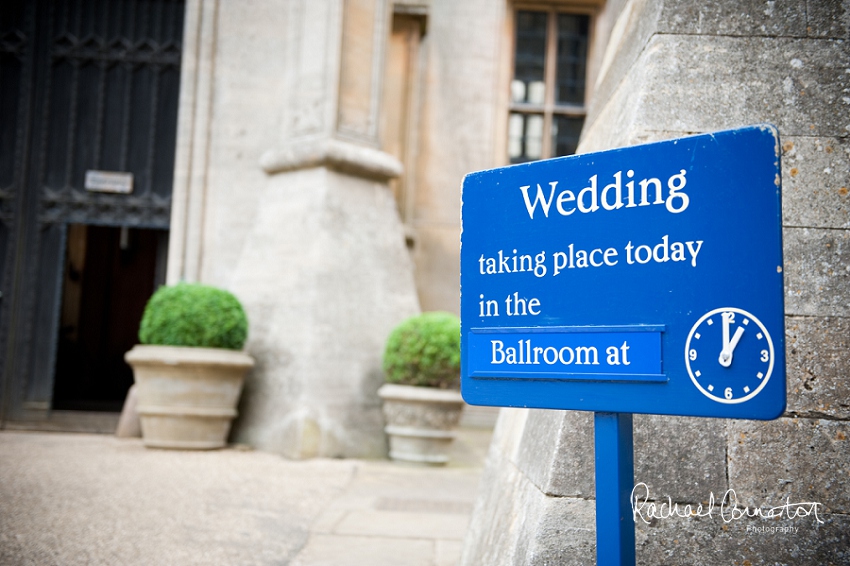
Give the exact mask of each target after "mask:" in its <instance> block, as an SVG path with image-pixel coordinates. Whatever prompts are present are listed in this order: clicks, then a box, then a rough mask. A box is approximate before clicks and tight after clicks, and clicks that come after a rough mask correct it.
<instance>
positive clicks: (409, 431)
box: [378, 383, 463, 465]
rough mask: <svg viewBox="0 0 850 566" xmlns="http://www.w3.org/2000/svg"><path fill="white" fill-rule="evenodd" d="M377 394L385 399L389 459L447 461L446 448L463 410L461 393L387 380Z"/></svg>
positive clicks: (425, 461)
mask: <svg viewBox="0 0 850 566" xmlns="http://www.w3.org/2000/svg"><path fill="white" fill-rule="evenodd" d="M378 395H379V396H380V397H381V399H382V400H383V402H384V406H383V411H384V418H385V419H386V423H387V426H386V427H385V428H384V431H385V432H386V433H387V437H388V438H389V442H390V458H392V459H393V460H402V461H405V462H416V463H419V464H438V465H439V464H446V463H448V461H449V456H448V449H449V446H450V445H451V443H452V441H453V440H454V439H455V428H456V427H457V423H458V421H460V414H461V410H462V409H463V398H461V396H460V393H458V392H457V391H450V390H446V389H434V388H432V387H416V386H413V385H394V384H390V383H387V384H384V385H383V386H382V387H381V388H380V389H379V390H378Z"/></svg>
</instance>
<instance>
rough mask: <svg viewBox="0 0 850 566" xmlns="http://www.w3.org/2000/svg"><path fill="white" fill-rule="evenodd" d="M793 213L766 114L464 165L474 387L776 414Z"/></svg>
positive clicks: (618, 408)
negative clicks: (709, 129)
mask: <svg viewBox="0 0 850 566" xmlns="http://www.w3.org/2000/svg"><path fill="white" fill-rule="evenodd" d="M781 221H782V208H781V183H780V168H779V136H778V133H777V132H776V130H775V129H774V128H773V127H772V126H766V125H765V126H753V127H747V128H743V129H739V130H731V131H725V132H718V133H715V134H707V135H698V136H692V137H687V138H681V139H677V140H671V141H665V142H659V143H652V144H646V145H640V146H633V147H628V148H623V149H617V150H612V151H606V152H601V153H592V154H585V155H577V156H570V157H562V158H557V159H550V160H546V161H538V162H533V163H526V164H521V165H514V166H510V167H503V168H499V169H492V170H489V171H481V172H477V173H472V174H470V175H467V177H466V178H465V179H464V182H463V205H462V230H463V231H462V237H461V277H460V280H461V334H462V337H461V358H462V361H461V363H462V370H461V393H462V394H463V397H464V399H465V400H466V401H467V402H468V403H470V404H473V405H496V406H504V407H537V408H548V409H576V410H586V411H602V412H615V413H653V414H665V415H684V416H705V417H725V418H743V419H773V418H776V417H778V416H780V415H781V414H782V412H783V411H784V410H785V332H784V305H783V273H782V271H783V263H782V228H781Z"/></svg>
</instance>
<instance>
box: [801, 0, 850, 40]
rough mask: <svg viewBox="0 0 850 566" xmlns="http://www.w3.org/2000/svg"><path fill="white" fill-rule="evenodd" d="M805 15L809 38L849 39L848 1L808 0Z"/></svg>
mask: <svg viewBox="0 0 850 566" xmlns="http://www.w3.org/2000/svg"><path fill="white" fill-rule="evenodd" d="M806 14H807V16H808V18H807V19H808V32H809V36H810V37H832V38H836V39H850V2H848V0H809V1H808V3H807V5H806Z"/></svg>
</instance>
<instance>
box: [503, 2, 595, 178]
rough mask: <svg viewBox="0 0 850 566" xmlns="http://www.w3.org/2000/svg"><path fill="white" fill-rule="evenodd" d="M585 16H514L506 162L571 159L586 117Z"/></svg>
mask: <svg viewBox="0 0 850 566" xmlns="http://www.w3.org/2000/svg"><path fill="white" fill-rule="evenodd" d="M589 29H590V16H588V15H586V14H573V13H563V12H558V11H557V10H555V9H550V10H517V12H516V18H515V33H514V73H513V80H512V81H511V92H510V116H509V117H508V157H509V159H510V162H511V163H523V162H525V161H533V160H535V159H546V158H549V157H557V156H561V155H572V154H573V153H575V150H576V146H577V145H578V138H579V135H580V134H581V127H582V125H583V124H584V116H585V106H584V101H585V76H586V70H587V48H588V34H589Z"/></svg>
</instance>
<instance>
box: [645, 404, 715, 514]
mask: <svg viewBox="0 0 850 566" xmlns="http://www.w3.org/2000/svg"><path fill="white" fill-rule="evenodd" d="M634 439H635V483H637V482H643V483H645V484H646V485H647V486H649V488H650V492H651V493H652V494H653V495H654V496H657V497H664V498H666V497H667V496H669V497H671V498H672V499H673V501H695V502H698V501H703V500H704V499H707V498H708V494H709V493H710V492H714V493H722V492H724V491H726V489H727V484H726V425H725V422H724V421H723V420H721V419H696V418H687V417H667V416H658V415H635V416H634Z"/></svg>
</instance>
